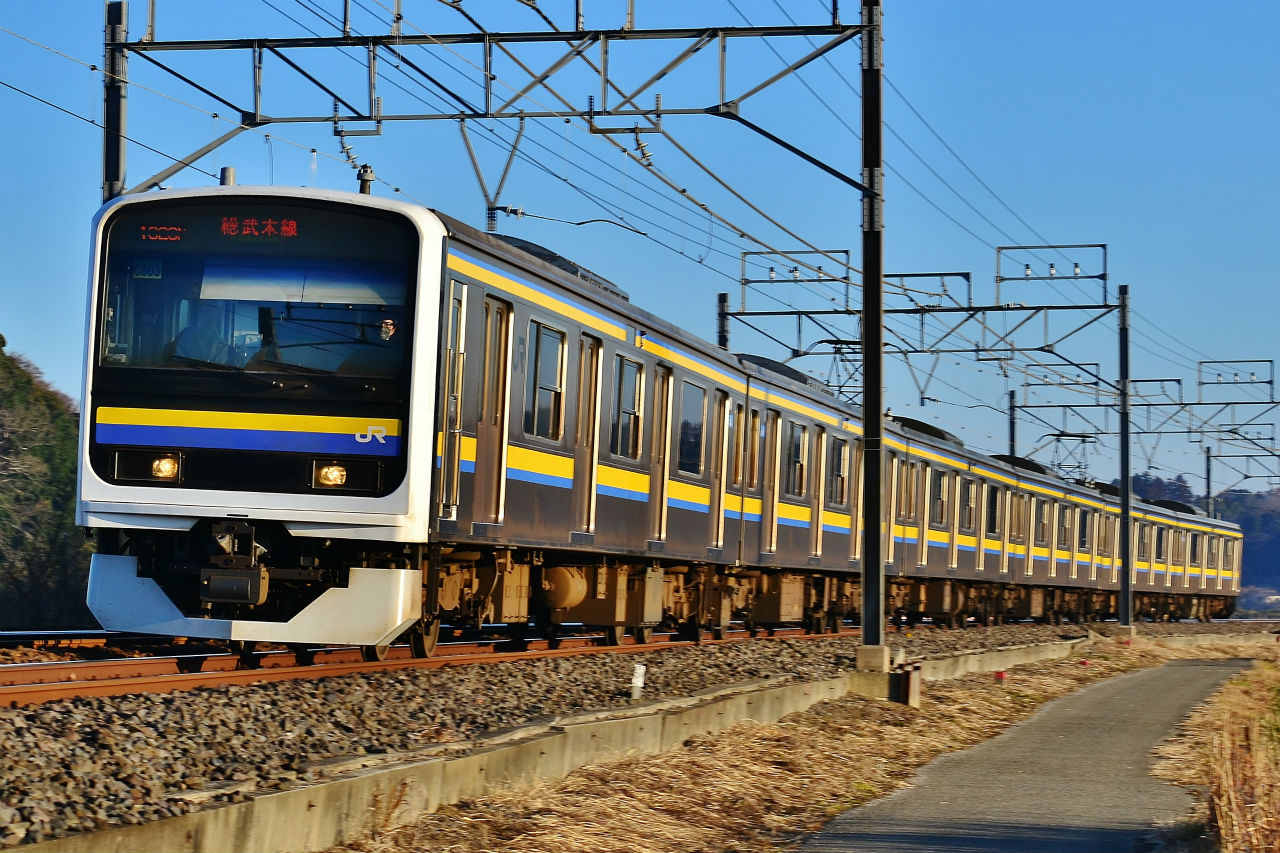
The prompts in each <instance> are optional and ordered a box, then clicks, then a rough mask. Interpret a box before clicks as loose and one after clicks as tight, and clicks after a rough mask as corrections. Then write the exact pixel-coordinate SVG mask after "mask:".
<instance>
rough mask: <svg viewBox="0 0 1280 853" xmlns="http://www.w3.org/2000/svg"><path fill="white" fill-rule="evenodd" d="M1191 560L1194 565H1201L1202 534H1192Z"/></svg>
mask: <svg viewBox="0 0 1280 853" xmlns="http://www.w3.org/2000/svg"><path fill="white" fill-rule="evenodd" d="M1191 562H1192V564H1193V565H1197V566H1198V565H1200V534H1199V533H1192V534H1191Z"/></svg>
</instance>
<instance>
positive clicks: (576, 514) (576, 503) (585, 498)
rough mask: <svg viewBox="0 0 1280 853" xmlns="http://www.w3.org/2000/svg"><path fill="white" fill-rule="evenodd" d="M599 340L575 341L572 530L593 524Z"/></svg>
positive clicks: (586, 529) (587, 528)
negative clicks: (576, 405) (575, 387)
mask: <svg viewBox="0 0 1280 853" xmlns="http://www.w3.org/2000/svg"><path fill="white" fill-rule="evenodd" d="M599 401H600V341H599V340H598V339H596V338H593V337H591V336H590V335H583V336H582V339H581V340H580V341H579V345H578V428H577V438H576V441H575V443H574V449H573V519H574V525H575V526H574V530H580V531H582V532H584V533H591V532H594V531H595V527H596V464H597V461H598V460H599V458H600V412H599Z"/></svg>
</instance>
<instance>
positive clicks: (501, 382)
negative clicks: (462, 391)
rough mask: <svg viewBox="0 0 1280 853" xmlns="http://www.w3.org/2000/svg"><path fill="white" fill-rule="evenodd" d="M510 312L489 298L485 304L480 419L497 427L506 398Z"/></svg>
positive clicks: (501, 304) (504, 306)
mask: <svg viewBox="0 0 1280 853" xmlns="http://www.w3.org/2000/svg"><path fill="white" fill-rule="evenodd" d="M510 313H511V309H510V308H509V307H507V306H506V305H504V304H503V303H501V302H498V301H497V300H495V299H492V298H486V299H485V301H484V377H483V379H482V382H483V386H484V387H483V390H482V392H481V395H480V420H481V421H482V422H484V423H486V424H498V423H499V422H500V421H501V418H502V409H503V406H505V405H506V396H507V382H506V378H507V326H508V317H510Z"/></svg>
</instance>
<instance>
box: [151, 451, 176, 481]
mask: <svg viewBox="0 0 1280 853" xmlns="http://www.w3.org/2000/svg"><path fill="white" fill-rule="evenodd" d="M151 476H152V477H155V478H156V479H157V480H164V481H166V482H170V481H173V480H176V479H178V457H176V456H157V457H156V458H155V459H152V460H151Z"/></svg>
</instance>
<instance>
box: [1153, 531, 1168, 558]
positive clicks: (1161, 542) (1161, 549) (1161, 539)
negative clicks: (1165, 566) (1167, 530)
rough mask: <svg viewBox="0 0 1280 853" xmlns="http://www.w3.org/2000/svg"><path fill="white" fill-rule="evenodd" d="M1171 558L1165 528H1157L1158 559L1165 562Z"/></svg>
mask: <svg viewBox="0 0 1280 853" xmlns="http://www.w3.org/2000/svg"><path fill="white" fill-rule="evenodd" d="M1168 558H1169V555H1168V550H1167V549H1166V548H1165V535H1164V528H1163V527H1157V528H1156V561H1157V562H1160V563H1163V562H1164V561H1165V560H1167V559H1168Z"/></svg>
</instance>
